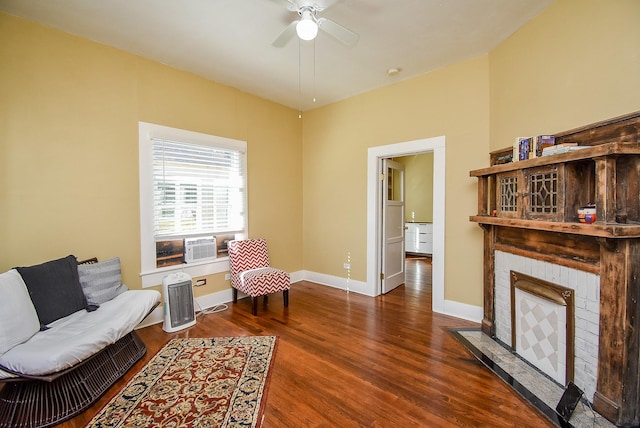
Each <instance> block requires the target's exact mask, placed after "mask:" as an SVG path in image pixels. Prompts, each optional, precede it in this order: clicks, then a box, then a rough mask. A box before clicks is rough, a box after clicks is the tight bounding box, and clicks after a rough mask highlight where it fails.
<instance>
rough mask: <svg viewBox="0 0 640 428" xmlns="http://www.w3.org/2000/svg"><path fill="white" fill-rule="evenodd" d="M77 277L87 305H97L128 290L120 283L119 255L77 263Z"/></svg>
mask: <svg viewBox="0 0 640 428" xmlns="http://www.w3.org/2000/svg"><path fill="white" fill-rule="evenodd" d="M78 277H79V278H80V285H81V286H82V291H83V292H84V295H85V296H86V298H87V304H89V305H96V306H99V305H101V304H102V303H104V302H107V301H109V300H111V299H113V298H114V297H116V296H117V295H119V294H121V293H124V292H125V291H127V290H128V288H127V286H126V285H124V284H123V283H122V274H121V273H120V258H119V257H115V258H113V259H109V260H105V261H103V262H97V263H91V264H84V265H82V264H81V265H78Z"/></svg>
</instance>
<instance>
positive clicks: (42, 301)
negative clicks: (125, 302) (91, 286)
mask: <svg viewBox="0 0 640 428" xmlns="http://www.w3.org/2000/svg"><path fill="white" fill-rule="evenodd" d="M16 270H17V271H18V272H19V273H20V276H22V279H23V280H24V283H25V284H26V285H27V290H29V296H30V297H31V301H32V302H33V306H34V307H35V308H36V313H37V314H38V318H39V319H40V324H41V327H42V328H44V326H46V325H47V324H49V323H52V322H53V321H55V320H57V319H60V318H63V317H66V316H67V315H70V314H72V313H74V312H77V311H79V310H80V309H87V300H86V298H85V297H84V293H83V292H82V287H81V286H80V280H79V279H78V262H77V260H76V258H75V256H67V257H64V258H62V259H57V260H51V261H48V262H46V263H42V264H39V265H35V266H29V267H18V268H16Z"/></svg>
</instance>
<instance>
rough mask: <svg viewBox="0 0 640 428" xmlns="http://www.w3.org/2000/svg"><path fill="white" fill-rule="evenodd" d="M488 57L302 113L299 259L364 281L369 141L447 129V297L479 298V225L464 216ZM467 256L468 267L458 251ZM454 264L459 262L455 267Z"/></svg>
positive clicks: (483, 148)
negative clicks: (348, 271) (462, 263)
mask: <svg viewBox="0 0 640 428" xmlns="http://www.w3.org/2000/svg"><path fill="white" fill-rule="evenodd" d="M488 79H489V64H488V56H481V57H478V58H474V59H472V60H469V61H465V62H462V63H460V64H456V65H453V66H450V67H447V68H444V69H441V70H438V71H435V72H432V73H429V74H425V75H423V76H421V77H418V78H415V79H410V80H406V81H403V82H400V83H397V84H394V85H390V86H387V87H384V88H381V89H378V90H375V91H371V92H368V93H365V94H362V95H359V96H356V97H353V98H350V99H348V100H345V101H342V102H339V103H336V104H332V105H329V106H326V107H323V108H319V109H316V110H313V111H310V112H307V113H305V115H304V150H303V176H304V189H303V193H304V203H303V205H304V225H303V230H304V239H303V244H304V265H305V269H306V270H310V271H313V272H322V273H325V274H329V275H334V276H344V270H343V268H342V265H343V263H344V262H345V260H346V256H347V252H350V253H351V277H352V278H353V279H355V280H359V281H366V242H367V236H366V227H367V225H366V217H367V212H366V210H367V206H366V205H367V149H368V148H370V147H376V146H382V145H388V144H394V143H400V142H405V141H412V140H417V139H424V138H429V137H436V136H441V135H444V136H446V158H447V162H446V194H447V199H446V208H445V209H446V230H445V240H446V248H445V251H446V254H445V263H446V266H445V272H446V281H447V282H448V284H468V285H465V286H462V287H456V286H453V285H452V286H449V287H447V289H446V290H445V298H447V299H451V300H456V301H458V302H463V303H473V304H478V305H479V304H480V303H481V301H482V288H481V287H479V286H478V284H481V278H482V233H481V230H480V228H479V227H478V226H476V225H474V224H471V223H469V215H470V214H472V213H473V212H474V210H475V209H476V206H477V202H476V201H477V197H476V179H475V178H474V179H472V178H470V177H469V170H471V169H474V168H480V167H482V166H484V165H485V163H486V161H485V158H487V157H488V154H487V153H488V151H489V110H488V107H489V84H488V81H489V80H488ZM459 260H465V269H460V268H459V265H458V264H457V261H459ZM456 265H457V266H458V268H457V269H456Z"/></svg>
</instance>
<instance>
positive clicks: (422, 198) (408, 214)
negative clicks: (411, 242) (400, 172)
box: [393, 153, 433, 223]
mask: <svg viewBox="0 0 640 428" xmlns="http://www.w3.org/2000/svg"><path fill="white" fill-rule="evenodd" d="M393 160H394V161H396V162H399V163H401V164H403V165H404V173H405V192H406V197H405V204H404V208H405V209H404V220H405V221H415V222H420V223H425V222H431V221H433V153H423V154H419V155H411V156H401V157H398V158H394V159H393Z"/></svg>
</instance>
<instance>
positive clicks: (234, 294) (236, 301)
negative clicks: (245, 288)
mask: <svg viewBox="0 0 640 428" xmlns="http://www.w3.org/2000/svg"><path fill="white" fill-rule="evenodd" d="M232 289H233V303H238V289H237V288H233V287H232Z"/></svg>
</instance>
